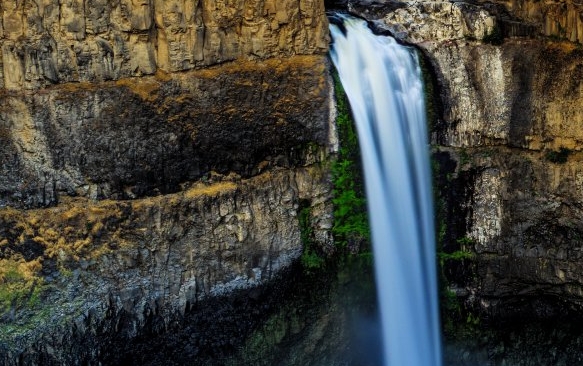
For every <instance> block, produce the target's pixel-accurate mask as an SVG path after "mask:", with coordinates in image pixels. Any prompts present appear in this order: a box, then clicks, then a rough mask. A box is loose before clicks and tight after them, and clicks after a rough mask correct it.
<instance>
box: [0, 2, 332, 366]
mask: <svg viewBox="0 0 583 366" xmlns="http://www.w3.org/2000/svg"><path fill="white" fill-rule="evenodd" d="M0 14H1V21H0V47H1V51H2V53H1V57H0V364H6V365H13V364H18V363H20V364H22V363H24V364H82V363H86V364H87V363H89V364H93V363H97V362H101V360H103V355H104V352H106V351H107V353H108V354H109V355H110V356H111V355H116V350H117V349H118V348H116V347H117V346H118V345H119V344H121V343H124V342H126V341H129V340H131V339H136V338H139V337H147V336H149V335H152V334H157V335H163V334H166V333H167V332H171V330H172V331H173V330H177V329H183V327H184V326H185V324H186V323H185V319H187V318H189V317H190V318H192V317H198V318H200V317H201V316H202V315H200V312H205V314H207V313H209V312H212V315H209V319H211V318H212V317H217V316H219V315H217V314H220V313H221V309H223V308H222V306H224V307H230V306H231V304H230V302H229V301H231V300H228V299H229V296H231V294H233V293H235V292H236V293H237V294H238V296H239V297H237V299H238V300H236V301H238V302H239V303H241V302H243V303H246V302H253V304H254V305H252V306H255V307H258V309H259V308H260V307H261V306H262V304H261V301H260V298H261V296H258V295H257V293H261V291H262V290H261V287H260V286H262V285H265V284H267V283H269V284H270V286H271V285H272V282H273V281H272V280H273V279H274V278H276V277H277V276H281V274H282V273H283V271H286V270H287V269H288V268H290V266H292V265H293V263H296V262H297V260H298V258H299V256H300V255H301V253H302V250H303V241H302V238H304V241H305V240H309V241H310V242H311V243H312V244H313V245H314V246H315V248H317V250H319V251H320V252H322V253H331V252H332V251H333V250H334V249H333V245H332V239H331V235H330V229H331V227H332V205H331V201H330V199H331V187H330V176H329V172H328V165H327V164H326V161H327V159H328V156H329V154H330V152H333V151H334V150H335V149H336V146H335V141H336V140H335V131H334V126H333V124H332V121H333V114H334V113H333V109H334V108H333V103H331V95H332V86H331V80H330V76H329V63H328V60H327V59H326V52H327V49H328V30H327V29H328V27H327V25H328V23H327V19H326V17H325V14H324V7H323V3H322V2H320V1H311V0H301V1H293V2H292V1H270V0H267V1H265V0H244V1H243V0H234V1H231V0H228V1H227V0H224V1H223V0H212V1H211V0H208V1H203V0H196V1H195V0H192V1H157V0H156V1H154V0H141V1H136V0H120V1H104V0H88V1H80V0H68V1H56V0H54V1H53V0H42V1H19V2H14V1H0ZM306 212H308V214H306ZM300 216H301V217H302V219H301V220H300ZM300 221H301V222H300ZM250 289H255V290H253V291H255V292H253V291H251V290H250ZM257 289H259V290H257ZM245 291H247V292H245ZM250 291H251V292H250ZM256 295H257V296H256ZM225 296H226V297H225ZM219 297H220V298H221V299H227V300H224V301H226V302H222V301H223V300H210V299H217V298H219ZM206 301H211V302H212V301H218V305H216V303H213V304H215V305H214V307H213V308H212V309H210V310H209V309H206V308H204V307H203V305H200V304H202V303H203V302H205V303H206ZM233 301H234V300H233ZM199 305H200V306H199ZM243 305H245V304H243ZM243 305H242V306H243ZM197 306H198V307H197ZM246 306H247V305H246ZM249 307H250V306H248V307H247V308H249ZM195 308H196V309H195ZM201 309H203V310H201ZM199 315H200V316H199ZM202 317H203V318H204V316H202ZM190 318H189V319H190ZM203 322H206V323H209V322H211V321H210V320H208V321H207V320H204V319H203ZM211 323H212V322H211ZM241 327H242V328H241V329H246V331H250V330H251V329H252V328H253V327H254V324H252V321H249V322H247V323H245V325H244V326H243V325H241ZM208 328H212V327H208ZM214 331H215V333H217V331H216V330H214ZM218 333H219V334H220V332H218ZM234 333H235V332H234ZM243 333H244V332H242V333H241V334H240V336H241V337H242V336H243V335H244V334H243ZM189 337H190V336H189ZM206 337H207V335H205V334H204V332H202V331H201V332H200V333H196V335H193V336H192V339H190V338H189V339H190V341H192V342H194V343H197V344H203V345H202V346H200V347H199V346H197V347H198V348H196V349H197V351H196V352H206V351H208V347H207V346H208V344H207V346H204V344H206V343H205V341H204V339H206ZM162 338H163V336H162ZM219 338H220V337H217V338H215V339H219ZM231 341H233V342H240V341H242V339H239V340H233V339H230V340H229V343H228V344H227V343H225V340H224V339H219V340H217V341H216V343H213V347H214V346H216V347H219V348H221V347H223V348H228V347H231V346H232V343H230V342H231ZM124 344H125V343H124ZM204 347H207V348H204ZM209 347H210V346H209ZM223 348H221V349H223ZM205 350H206V351H205ZM134 351H135V353H136V354H137V353H139V354H143V353H144V352H141V351H136V350H134ZM193 352H194V351H193ZM196 352H194V353H193V355H196V354H197V353H196ZM118 356H119V357H121V359H123V355H116V357H118ZM183 356H184V355H183ZM111 357H113V356H111ZM110 359H111V358H110ZM115 359H118V358H115ZM126 361H127V362H130V363H131V360H126Z"/></svg>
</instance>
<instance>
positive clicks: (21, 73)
mask: <svg viewBox="0 0 583 366" xmlns="http://www.w3.org/2000/svg"><path fill="white" fill-rule="evenodd" d="M0 14H1V15H2V16H1V18H0V20H1V21H0V47H1V49H2V53H1V58H0V88H6V89H9V90H18V89H23V88H24V89H36V88H39V87H44V86H48V85H51V84H57V83H64V82H96V81H103V80H118V79H120V78H124V77H129V76H140V75H151V74H154V73H155V72H156V70H157V69H162V70H165V71H169V72H174V71H185V70H190V69H193V68H200V67H202V66H208V65H213V64H217V63H221V62H225V61H231V60H234V59H237V58H242V57H244V58H253V59H264V58H269V57H287V56H291V55H296V54H313V53H323V52H326V50H327V47H328V27H327V21H326V18H325V16H324V4H323V2H321V1H314V0H301V1H299V2H298V1H290V0H285V1H274V0H172V1H162V0H139V1H138V0H131V1H130V0H115V1H104V0H92V1H79V0H69V1H57V0H26V1H24V0H23V1H12V0H10V1H8V0H7V1H2V2H0Z"/></svg>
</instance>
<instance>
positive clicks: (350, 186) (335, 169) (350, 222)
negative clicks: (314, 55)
mask: <svg viewBox="0 0 583 366" xmlns="http://www.w3.org/2000/svg"><path fill="white" fill-rule="evenodd" d="M334 88H335V95H336V106H337V113H338V115H337V117H336V126H337V128H338V137H339V141H340V149H339V151H338V158H337V160H336V161H335V162H334V163H333V165H332V177H333V182H334V189H333V194H334V199H333V203H334V207H335V209H334V227H333V229H332V232H333V234H334V238H335V240H336V243H337V244H338V245H339V246H340V247H342V248H346V249H348V250H349V251H350V252H356V251H359V250H360V249H363V248H362V246H363V245H364V244H365V243H368V240H369V238H370V229H369V224H368V216H367V212H366V199H365V196H364V195H365V193H364V181H363V174H362V167H361V160H360V149H359V146H358V135H357V132H356V129H355V125H354V121H353V119H352V116H351V112H350V105H349V104H348V99H347V98H346V94H345V93H344V89H343V88H342V84H341V83H340V80H339V78H338V76H337V75H334Z"/></svg>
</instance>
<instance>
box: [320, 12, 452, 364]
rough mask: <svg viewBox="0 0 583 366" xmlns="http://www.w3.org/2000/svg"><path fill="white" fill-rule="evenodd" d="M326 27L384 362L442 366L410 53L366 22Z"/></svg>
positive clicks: (425, 164) (418, 102) (421, 132)
mask: <svg viewBox="0 0 583 366" xmlns="http://www.w3.org/2000/svg"><path fill="white" fill-rule="evenodd" d="M342 21H343V25H342V26H339V25H334V24H332V25H331V26H330V31H331V34H332V38H333V44H332V50H331V55H332V60H333V62H334V64H335V66H336V69H337V70H338V73H339V76H340V80H341V82H342V85H343V86H344V89H345V91H346V94H347V96H348V99H349V101H350V106H351V108H352V112H353V115H354V118H355V121H356V125H357V130H358V135H359V141H360V148H361V154H362V160H363V165H364V175H365V182H366V192H367V202H368V210H369V219H370V223H371V228H372V241H373V247H374V257H375V271H376V277H377V284H378V294H379V295H378V296H379V304H380V307H381V322H382V328H383V349H384V357H385V365H390V366H401V365H407V366H432V365H441V348H440V332H439V320H438V319H439V318H438V304H437V284H436V283H437V280H436V276H435V274H436V263H435V262H436V261H435V234H434V224H433V204H432V194H431V178H430V169H429V152H428V137H427V131H426V129H427V126H426V118H425V105H424V95H423V85H422V82H421V78H420V74H421V73H420V68H419V64H418V62H417V57H416V54H415V52H414V51H413V50H411V49H410V48H407V47H404V46H401V45H399V44H398V43H397V42H395V40H394V39H392V38H389V37H384V36H375V35H374V34H373V33H372V32H371V31H370V29H369V28H368V27H367V24H366V22H364V21H362V20H358V19H354V18H350V17H344V16H343V17H342Z"/></svg>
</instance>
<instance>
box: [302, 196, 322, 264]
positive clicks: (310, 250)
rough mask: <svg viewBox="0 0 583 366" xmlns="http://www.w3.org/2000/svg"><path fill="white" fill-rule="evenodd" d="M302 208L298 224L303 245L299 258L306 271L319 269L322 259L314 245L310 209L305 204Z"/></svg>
mask: <svg viewBox="0 0 583 366" xmlns="http://www.w3.org/2000/svg"><path fill="white" fill-rule="evenodd" d="M302 205H303V206H304V207H303V208H301V209H300V213H299V223H300V237H301V240H302V244H303V245H304V251H303V252H302V256H301V258H300V260H301V262H302V266H303V267H304V268H305V269H306V270H307V271H311V270H313V269H317V268H321V267H322V266H323V265H324V258H323V257H322V256H321V255H320V254H319V253H318V251H317V250H316V246H315V245H314V239H313V237H314V230H313V228H312V224H311V217H312V209H311V207H310V206H309V205H308V204H307V203H303V204H302Z"/></svg>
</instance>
